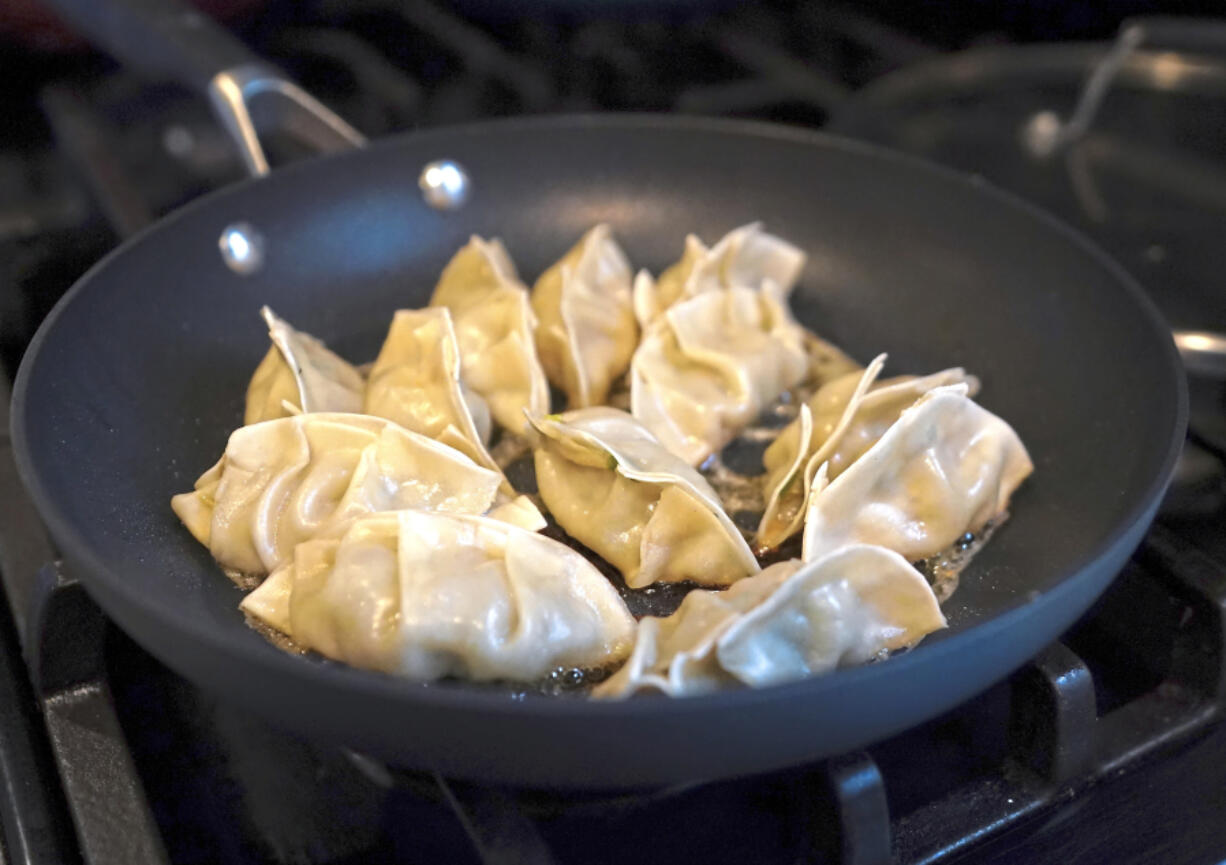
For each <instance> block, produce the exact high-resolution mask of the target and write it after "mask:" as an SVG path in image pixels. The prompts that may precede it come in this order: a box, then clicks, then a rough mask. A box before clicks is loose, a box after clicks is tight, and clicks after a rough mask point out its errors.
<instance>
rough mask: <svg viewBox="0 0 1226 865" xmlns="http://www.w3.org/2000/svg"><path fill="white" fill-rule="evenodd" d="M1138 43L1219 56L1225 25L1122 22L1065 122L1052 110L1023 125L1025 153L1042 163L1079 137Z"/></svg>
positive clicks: (1147, 19) (1225, 43)
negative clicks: (1039, 159)
mask: <svg viewBox="0 0 1226 865" xmlns="http://www.w3.org/2000/svg"><path fill="white" fill-rule="evenodd" d="M1143 43H1146V44H1150V45H1154V44H1158V45H1170V46H1172V47H1175V48H1178V49H1181V50H1185V51H1204V50H1209V51H1221V50H1222V49H1224V48H1226V23H1223V22H1222V21H1221V20H1218V19H1214V18H1193V17H1188V18H1180V17H1167V16H1160V15H1152V16H1142V17H1139V18H1129V19H1128V20H1126V21H1124V23H1123V24H1121V25H1120V29H1119V32H1118V35H1117V36H1116V39H1115V43H1114V44H1113V45H1112V46H1111V49H1110V50H1109V51H1108V52H1107V53H1106V54H1105V55H1103V58H1102V59H1101V60H1100V61H1098V63H1096V64H1094V66H1093V68H1092V69H1091V70H1090V74H1089V77H1088V78H1086V82H1085V85H1084V86H1083V87H1082V89H1081V95H1080V96H1079V97H1078V99H1077V104H1076V106H1075V107H1074V108H1073V113H1072V114H1070V115H1069V117H1068V119H1067V120H1061V119H1060V116H1059V115H1058V114H1056V112H1054V111H1040V112H1039V113H1038V114H1036V115H1034V116H1033V117H1031V118H1030V120H1029V121H1028V122H1027V123H1026V126H1025V127H1024V128H1023V130H1022V142H1023V144H1024V145H1025V147H1026V149H1027V150H1028V151H1029V152H1030V154H1031V155H1032V156H1036V157H1038V158H1041V159H1045V158H1047V157H1050V156H1053V155H1055V154H1056V153H1059V152H1061V151H1063V150H1066V149H1067V148H1068V147H1070V146H1071V145H1073V144H1075V143H1076V142H1077V141H1079V140H1080V139H1081V138H1082V137H1084V136H1085V134H1086V133H1087V132H1089V131H1090V127H1091V126H1093V124H1094V119H1095V118H1096V117H1097V116H1098V109H1099V107H1100V106H1101V105H1102V102H1103V100H1104V99H1105V98H1106V96H1107V92H1108V91H1109V90H1110V89H1111V85H1112V84H1113V83H1114V82H1115V78H1116V76H1117V75H1118V74H1119V72H1120V70H1121V69H1122V68H1123V67H1124V64H1125V63H1127V62H1128V58H1129V57H1131V56H1132V55H1133V53H1134V52H1135V51H1137V49H1139V48H1140V47H1141V45H1142V44H1143ZM1166 86H1168V87H1169V86H1170V85H1169V84H1168V85H1166Z"/></svg>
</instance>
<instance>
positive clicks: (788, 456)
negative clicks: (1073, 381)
mask: <svg viewBox="0 0 1226 865" xmlns="http://www.w3.org/2000/svg"><path fill="white" fill-rule="evenodd" d="M885 357H886V356H885V355H884V354H883V355H879V356H878V357H877V358H876V359H874V360H873V362H872V363H871V364H869V366H868V369H866V370H865V371H864V372H862V373H858V372H852V373H849V374H847V375H844V376H842V377H840V378H837V379H835V380H834V381H832V382H829V383H828V384H826V385H824V386H823V387H821V388H820V389H819V390H818V391H817V393H815V394H814V395H813V397H812V398H811V399H810V400H809V402H808V404H807V405H805V406H802V408H801V414H800V417H798V418H797V419H796V420H794V421H792V423H790V424H789V425H788V426H787V427H785V428H784V430H783V432H782V433H780V434H779V437H778V438H777V439H775V441H774V442H772V443H771V445H770V447H768V448H767V449H766V453H765V454H763V457H762V461H763V463H764V464H765V467H766V478H765V491H766V502H767V505H766V512H765V513H764V514H763V515H762V522H761V524H760V525H759V526H758V545H759V546H760V547H764V548H767V549H773V548H774V547H777V546H779V544H781V543H783V542H784V541H786V540H787V539H788V538H790V537H791V536H792V535H794V534H795V533H796V532H798V531H799V530H800V525H801V523H802V522H803V520H804V514H805V504H806V503H807V501H808V498H809V490H810V488H811V486H812V483H813V477H814V476H815V475H816V474H817V469H818V467H819V466H821V465H822V464H823V463H828V467H827V477H828V479H829V480H834V479H835V478H836V477H838V476H839V475H840V474H841V473H842V472H843V471H844V470H845V469H846V468H847V467H848V466H849V465H851V464H852V463H853V462H855V460H857V459H858V458H859V457H860V455H861V454H863V453H864V452H865V451H867V450H868V449H869V447H871V446H872V445H873V443H874V442H876V441H877V440H878V439H879V438H881V436H882V434H883V433H884V432H885V431H886V430H887V429H889V427H890V426H891V425H892V424H893V423H894V422H895V421H896V420H898V417H899V415H901V414H902V412H903V410H904V409H906V408H907V407H908V406H910V405H913V404H914V403H915V401H916V400H918V399H919V398H920V397H921V396H923V395H924V394H925V393H927V392H928V391H930V390H932V389H934V388H937V387H942V386H944V385H950V384H959V383H966V384H967V386H968V387H970V388H972V389H978V386H979V383H978V381H976V380H975V378H974V377H973V376H968V375H967V374H966V372H965V371H964V370H962V369H961V368H953V369H947V370H942V371H941V372H938V373H934V374H933V375H928V376H924V377H923V378H916V377H914V376H900V377H898V378H894V379H890V380H888V381H884V382H879V383H876V386H875V387H874V383H875V380H876V378H877V376H878V375H879V374H880V372H881V369H882V367H883V366H884V365H885Z"/></svg>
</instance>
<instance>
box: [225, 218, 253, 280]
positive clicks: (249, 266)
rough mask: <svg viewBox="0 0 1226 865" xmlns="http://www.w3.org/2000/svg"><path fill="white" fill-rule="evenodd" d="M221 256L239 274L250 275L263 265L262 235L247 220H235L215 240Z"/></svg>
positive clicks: (227, 265)
mask: <svg viewBox="0 0 1226 865" xmlns="http://www.w3.org/2000/svg"><path fill="white" fill-rule="evenodd" d="M217 246H218V248H220V249H221V257H222V259H223V260H224V261H225V263H226V267H228V268H230V269H231V270H232V271H234V272H235V273H237V274H239V275H240V276H250V275H251V274H253V273H255V272H256V271H257V270H259V269H260V268H261V267H263V265H264V236H263V235H261V234H260V233H259V232H258V231H256V230H255V228H253V227H252V226H251V224H250V223H247V222H235V223H233V224H231V225H227V226H226V227H225V228H223V229H222V231H221V237H220V238H218V240H217Z"/></svg>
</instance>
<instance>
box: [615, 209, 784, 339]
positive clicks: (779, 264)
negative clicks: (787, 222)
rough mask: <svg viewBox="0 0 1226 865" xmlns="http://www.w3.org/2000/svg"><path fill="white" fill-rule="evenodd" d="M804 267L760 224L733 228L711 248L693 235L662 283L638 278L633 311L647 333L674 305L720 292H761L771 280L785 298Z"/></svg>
mask: <svg viewBox="0 0 1226 865" xmlns="http://www.w3.org/2000/svg"><path fill="white" fill-rule="evenodd" d="M804 267H805V254H804V253H803V252H801V251H800V250H799V249H797V248H796V247H794V246H792V244H790V243H788V242H787V241H786V240H783V239H781V238H778V237H775V236H774V235H773V234H767V233H766V232H765V231H763V230H762V224H761V223H760V222H752V223H750V224H749V225H743V226H741V227H740V228H736V229H733V230H732V231H730V232H728V233H727V234H725V235H724V236H723V238H721V239H720V241H719V242H718V243H716V244H715V246H713V247H711V248H710V249H708V248H707V247H706V246H705V245H704V244H703V242H702V241H701V240H699V239H698V238H697V237H696V236H694V235H692V234H691V235H688V236H687V237H686V239H685V251H684V253H682V256H681V260H680V261H678V262H677V263H676V264H674V265H672V266H671V267H669V268H667V269H666V270H665V271H664V272H663V273H661V274H660V278H659V279H658V280H654V281H653V280H652V278H651V275H650V274H649V273H648V272H647V271H645V270H642V271H639V274H638V276H636V277H635V280H634V313H635V315H636V316H637V317H638V320H639V324H640V325H642V327H643V328H644V329H646V328H647V326H648V325H650V324H651V323H652V322H654V321H656V320H657V319H658V318H659V317H660V316H661V315H663V314H664V312H665V311H666V310H667V309H668V308H669V307H671V306H672V305H673V304H675V303H677V302H679V301H682V300H685V299H686V298H690V297H694V296H695V295H697V294H701V293H703V292H705V291H713V290H715V289H719V288H732V287H734V286H736V287H739V288H759V287H761V285H762V283H763V282H765V281H767V280H770V281H771V282H773V283H775V285H776V286H778V288H779V292H780V295H781V296H782V297H783V298H785V299H786V297H787V296H788V294H789V293H790V292H791V290H792V286H793V285H795V284H796V280H797V279H798V278H799V276H800V272H801V271H802V270H804Z"/></svg>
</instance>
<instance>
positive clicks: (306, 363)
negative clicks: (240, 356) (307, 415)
mask: <svg viewBox="0 0 1226 865" xmlns="http://www.w3.org/2000/svg"><path fill="white" fill-rule="evenodd" d="M260 315H262V316H263V317H264V321H266V322H267V323H268V336H269V338H270V339H271V340H272V347H271V348H269V349H268V354H266V355H264V359H263V360H262V361H260V365H259V366H258V367H256V369H255V373H254V374H253V375H252V376H251V383H250V384H249V385H248V386H247V407H246V409H245V411H244V412H243V423H244V424H253V423H259V422H260V421H264V420H273V419H275V418H279V417H288V416H289V415H292V414H297V413H298V412H300V411H303V412H356V411H361V410H362V390H363V388H365V387H366V382H365V381H363V379H362V374H361V373H360V372H358V371H357V369H356V368H355V367H354V366H353V365H352V364H350V363H349V362H348V361H346V360H345V359H344V358H342V357H340V356H339V355H337V354H335V353H334V352H332V351H331V350H330V349H329V348H328V347H327V346H326V345H324V344H323V343H322V342H320V341H319V340H318V339H316V338H315V337H313V336H311V335H310V334H309V333H303V332H302V331H300V330H294V328H292V327H291V326H290V325H289V323H288V322H286V321H283V320H282V319H280V318H277V316H276V314H275V313H274V312H273V311H272V310H271V309H269V308H268V307H266V306H265V307H263V308H261V309H260Z"/></svg>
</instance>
